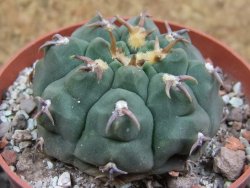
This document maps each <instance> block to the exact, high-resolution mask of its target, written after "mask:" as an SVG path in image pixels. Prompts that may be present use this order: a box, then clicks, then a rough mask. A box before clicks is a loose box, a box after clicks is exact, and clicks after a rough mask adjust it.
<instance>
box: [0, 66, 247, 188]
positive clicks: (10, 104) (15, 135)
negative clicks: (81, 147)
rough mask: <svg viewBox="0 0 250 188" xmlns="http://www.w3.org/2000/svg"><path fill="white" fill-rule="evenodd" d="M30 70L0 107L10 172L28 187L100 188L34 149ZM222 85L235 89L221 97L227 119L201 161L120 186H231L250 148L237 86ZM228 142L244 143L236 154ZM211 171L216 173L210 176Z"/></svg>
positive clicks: (100, 184)
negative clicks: (184, 169)
mask: <svg viewBox="0 0 250 188" xmlns="http://www.w3.org/2000/svg"><path fill="white" fill-rule="evenodd" d="M31 71H32V68H26V69H24V70H23V71H22V72H21V73H20V75H19V77H18V78H17V80H16V81H15V82H14V83H13V85H12V86H10V87H9V89H8V91H7V92H6V98H5V100H3V101H2V104H1V105H0V120H1V121H0V122H1V125H4V126H1V129H0V133H1V134H0V137H2V136H3V135H5V137H6V139H7V140H8V141H9V144H8V145H7V146H6V147H5V148H4V149H3V150H4V151H6V150H7V151H12V152H11V153H10V152H9V153H8V152H7V154H8V156H9V155H11V160H10V161H9V164H10V168H11V169H12V170H13V171H15V172H16V173H17V174H18V175H19V176H20V177H21V178H23V179H25V180H26V181H27V182H29V184H30V185H31V186H32V187H39V188H40V187H49V188H56V187H74V188H77V187H93V188H94V187H104V186H105V184H104V183H105V182H104V183H103V182H101V181H100V180H99V179H95V178H94V177H91V176H88V175H86V174H84V173H83V172H81V171H79V170H78V169H76V168H75V167H72V166H69V165H67V164H64V163H62V162H60V161H58V160H56V159H52V158H50V157H48V156H46V155H45V154H43V153H41V152H38V151H36V150H35V147H34V146H35V144H36V141H37V139H38V136H37V123H36V120H34V119H32V116H33V115H34V111H35V110H36V103H35V101H34V100H33V98H32V93H33V92H32V89H31V87H30V84H29V82H28V75H29V74H30V73H31ZM226 82H227V83H234V84H231V85H228V86H227V88H226V89H222V90H221V92H220V93H221V95H222V98H223V101H224V103H225V110H224V111H225V117H224V118H223V120H222V122H221V126H220V129H219V131H218V133H217V135H216V136H215V137H213V138H212V139H211V141H209V142H207V143H206V144H205V146H204V147H203V148H202V149H203V150H204V153H203V154H202V155H201V156H200V157H198V158H197V159H192V160H193V161H191V158H190V159H189V160H188V161H187V163H188V164H189V167H190V168H189V169H188V171H187V173H182V172H180V173H179V172H177V173H176V172H172V173H169V174H165V175H163V176H149V177H147V178H145V179H143V180H141V181H135V182H131V183H126V184H123V185H122V186H119V187H122V188H129V187H165V186H166V185H168V186H169V187H176V186H179V185H181V186H182V187H185V186H186V187H188V186H204V187H211V188H212V187H224V186H225V187H226V186H229V185H230V184H231V183H232V180H234V179H235V178H237V177H238V176H239V175H240V173H241V171H242V169H243V167H244V166H245V165H247V164H249V163H250V145H249V142H248V140H247V139H246V138H245V137H246V136H245V135H246V134H245V135H244V134H243V133H244V132H245V131H246V130H247V131H248V130H250V128H249V127H250V107H249V105H248V104H246V102H245V98H244V94H243V93H242V89H241V83H240V82H233V81H231V80H230V81H228V80H226ZM244 136H245V137H244ZM230 137H234V138H235V139H237V142H240V143H242V144H243V147H240V148H241V150H240V149H237V147H234V148H236V149H234V150H232V149H229V148H227V147H229V146H228V145H226V144H228V143H226V141H227V140H228V138H230ZM233 140H234V139H233ZM232 144H236V143H232ZM238 144H239V143H238ZM226 146H227V147H226ZM242 148H243V149H242ZM197 153H198V152H197ZM225 153H226V155H224V154H225ZM238 153H240V154H239V155H238ZM230 156H231V157H230ZM233 156H240V157H238V158H237V157H233ZM224 158H227V160H228V161H229V162H228V163H227V165H224V166H223V165H222V166H221V165H219V163H220V162H221V161H223V160H224V161H225V159H224ZM214 159H215V160H214ZM222 159H223V160H222ZM245 159H246V160H245ZM14 160H16V161H14ZM230 160H231V161H237V162H236V163H237V165H238V166H237V169H236V168H235V166H232V165H233V164H235V163H234V162H230ZM189 162H190V163H189ZM220 164H221V163H220ZM230 165H231V166H230ZM31 166H32V168H30V167H31ZM213 166H214V168H215V169H216V172H217V173H215V172H214V171H213ZM223 168H226V170H225V169H223ZM228 170H229V171H230V170H231V174H228V173H227V172H228ZM232 174H234V175H232ZM171 175H172V176H171ZM173 175H175V177H174V176H173ZM176 176H177V177H176ZM166 177H167V178H166Z"/></svg>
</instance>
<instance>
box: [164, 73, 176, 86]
mask: <svg viewBox="0 0 250 188" xmlns="http://www.w3.org/2000/svg"><path fill="white" fill-rule="evenodd" d="M162 79H163V81H164V82H168V81H172V82H173V86H174V87H175V86H176V85H177V84H179V78H178V77H176V76H174V75H172V74H167V73H165V74H164V75H163V77H162Z"/></svg>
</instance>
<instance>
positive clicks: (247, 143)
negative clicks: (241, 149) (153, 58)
mask: <svg viewBox="0 0 250 188" xmlns="http://www.w3.org/2000/svg"><path fill="white" fill-rule="evenodd" d="M239 139H240V142H241V143H242V144H243V145H244V146H245V147H250V144H249V142H248V141H247V139H245V138H244V137H242V136H240V137H239Z"/></svg>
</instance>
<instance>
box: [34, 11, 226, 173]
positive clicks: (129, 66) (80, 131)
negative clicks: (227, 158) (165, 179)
mask: <svg viewBox="0 0 250 188" xmlns="http://www.w3.org/2000/svg"><path fill="white" fill-rule="evenodd" d="M117 20H118V22H120V23H121V24H122V26H120V27H117V26H114V25H113V24H112V23H110V22H108V21H107V20H104V19H103V18H102V17H101V16H100V15H99V16H96V17H95V18H93V19H92V20H91V21H90V22H89V23H87V24H85V25H84V26H82V27H80V28H79V29H77V30H76V31H75V32H74V33H73V34H72V36H71V37H67V39H68V42H67V41H66V42H64V43H60V42H58V41H56V42H55V44H54V43H53V45H50V43H49V45H46V47H45V55H44V57H43V59H41V60H39V62H38V63H37V64H36V67H35V75H34V79H33V89H34V95H35V96H39V97H41V98H42V99H44V100H50V101H51V105H50V106H49V111H50V113H51V115H52V117H53V120H54V123H53V122H52V121H51V119H50V118H49V117H48V116H46V114H45V113H43V114H42V115H41V116H40V117H39V119H38V121H39V135H40V136H42V137H43V138H44V141H45V145H44V146H45V152H46V153H47V154H48V155H50V156H53V157H55V158H57V159H59V160H62V161H64V162H66V163H70V164H73V165H75V166H77V167H79V168H80V169H82V170H83V171H85V172H87V173H90V174H92V175H95V173H96V171H91V170H90V169H92V168H93V169H97V170H98V168H99V167H100V166H104V165H106V164H108V163H110V162H112V163H115V164H116V166H117V167H118V168H119V169H121V170H122V171H125V172H127V173H129V174H130V173H132V174H136V173H142V174H150V173H164V172H166V171H170V170H174V169H175V166H176V164H174V162H173V161H172V160H170V159H173V158H175V159H176V161H178V158H179V157H180V156H188V155H189V153H190V149H191V147H192V146H193V144H194V143H195V141H196V140H197V135H198V133H200V132H202V133H203V134H204V135H206V136H213V135H214V134H215V133H216V131H217V129H218V127H219V124H220V118H221V115H222V101H221V98H220V96H219V95H218V90H219V87H220V83H219V82H218V81H217V79H216V77H215V76H214V75H213V74H212V72H211V71H210V72H209V70H207V69H206V66H205V60H204V58H203V57H202V56H201V54H200V52H199V51H198V50H197V49H196V48H195V47H194V46H193V45H192V43H191V41H190V39H189V37H188V34H187V33H186V32H183V33H180V34H178V37H175V36H174V35H172V34H173V33H174V34H176V33H175V32H172V33H170V32H169V33H167V34H161V33H160V32H159V29H158V28H157V26H156V25H155V24H154V22H153V21H152V20H151V19H150V18H148V17H147V16H145V15H144V16H139V17H135V18H132V19H130V20H129V21H128V22H127V23H125V24H124V23H123V20H121V19H120V18H119V17H118V18H117ZM105 24H106V25H105ZM108 24H110V25H108ZM126 24H128V26H126ZM130 27H131V28H130ZM137 31H138V32H137ZM132 39H133V40H134V41H131V40H132ZM137 40H138V41H137ZM168 48H169V49H168ZM81 58H82V61H83V62H81ZM94 172H95V173H94Z"/></svg>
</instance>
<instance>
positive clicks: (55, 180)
mask: <svg viewBox="0 0 250 188" xmlns="http://www.w3.org/2000/svg"><path fill="white" fill-rule="evenodd" d="M57 182H58V176H55V177H53V178H52V181H51V183H50V184H51V185H52V186H53V187H55V186H56V185H57Z"/></svg>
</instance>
